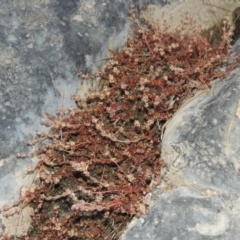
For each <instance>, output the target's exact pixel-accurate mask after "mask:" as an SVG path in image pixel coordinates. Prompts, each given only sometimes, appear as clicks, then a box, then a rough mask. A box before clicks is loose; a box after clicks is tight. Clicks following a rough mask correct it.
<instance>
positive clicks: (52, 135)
mask: <svg viewBox="0 0 240 240" xmlns="http://www.w3.org/2000/svg"><path fill="white" fill-rule="evenodd" d="M130 13H131V18H132V21H133V26H132V28H133V31H134V35H133V36H129V38H128V41H127V43H126V45H125V46H124V47H123V49H122V50H121V51H111V53H112V57H111V59H110V60H109V61H108V62H107V64H106V67H105V69H104V71H103V72H100V73H99V74H98V76H100V77H101V88H100V89H99V90H98V91H96V92H94V93H91V94H90V95H89V96H88V97H87V98H86V99H81V98H79V97H78V96H73V99H74V100H75V101H76V102H77V104H78V106H79V108H76V109H72V108H71V109H69V110H68V112H67V113H66V112H64V111H61V113H60V116H59V117H54V116H51V115H50V114H47V117H48V120H47V121H46V120H45V121H44V122H46V123H47V124H49V125H50V127H51V130H50V131H49V133H48V134H42V133H39V135H40V139H39V140H38V139H37V140H35V141H34V142H33V143H35V142H38V141H42V140H45V139H50V140H51V141H50V142H48V143H46V144H45V146H44V148H41V149H39V150H38V151H37V152H36V153H37V154H39V160H40V161H39V164H38V165H37V168H38V169H39V175H40V180H41V186H39V188H38V189H36V190H35V191H33V192H32V193H29V192H28V193H27V194H26V201H27V202H29V201H30V202H33V203H34V207H35V212H34V216H33V227H34V228H33V229H34V231H32V232H30V233H29V236H25V237H23V239H34V238H36V239H57V238H58V239H116V238H117V237H118V234H119V232H120V230H122V229H123V228H124V226H125V224H126V223H127V221H128V220H129V219H131V217H132V216H140V215H141V214H144V213H146V212H147V207H148V203H147V202H146V198H145V197H146V195H147V193H149V192H150V191H152V189H153V188H154V187H155V186H156V184H157V183H158V182H159V176H160V171H161V168H162V167H165V163H164V161H163V160H162V159H161V158H160V155H161V151H160V143H161V142H160V135H161V132H162V128H163V124H164V123H165V122H166V121H167V120H168V119H170V118H171V116H172V115H173V114H174V113H175V111H176V109H178V108H179V106H180V105H181V104H182V102H183V100H184V99H186V97H189V96H190V95H191V93H192V92H193V90H196V89H202V88H206V87H209V86H210V80H212V79H214V78H217V77H224V76H225V74H226V72H222V71H220V70H219V68H218V67H219V66H222V65H223V63H224V64H225V66H226V67H227V70H228V69H232V68H233V67H235V65H234V63H229V62H228V59H229V49H230V47H229V39H230V35H231V34H229V32H228V31H226V32H225V33H224V35H223V38H222V41H221V42H220V43H219V44H218V45H216V46H214V47H212V46H210V44H209V43H208V42H207V41H206V39H205V38H204V37H202V36H201V34H200V32H199V30H198V28H196V27H195V25H194V24H190V23H191V21H190V20H189V22H188V23H189V25H187V26H185V27H186V28H188V31H187V32H185V33H181V32H179V31H175V32H170V31H169V30H168V27H167V26H165V28H164V29H163V30H161V29H159V27H158V26H157V25H156V24H154V23H149V22H145V25H146V26H145V27H142V26H140V23H139V21H138V20H137V19H136V18H135V17H134V13H133V9H131V11H130ZM226 36H227V37H226ZM79 75H80V76H82V77H84V78H88V77H87V76H86V75H84V74H82V73H79ZM92 77H95V76H92ZM89 78H91V76H89ZM114 224H115V225H114ZM74 237H75V238H74Z"/></svg>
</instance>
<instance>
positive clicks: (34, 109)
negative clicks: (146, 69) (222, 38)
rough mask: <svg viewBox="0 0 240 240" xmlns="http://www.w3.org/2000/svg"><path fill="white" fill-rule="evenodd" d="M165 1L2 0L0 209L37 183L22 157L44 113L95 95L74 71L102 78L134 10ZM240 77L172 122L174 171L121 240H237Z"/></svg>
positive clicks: (168, 140)
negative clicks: (103, 68)
mask: <svg viewBox="0 0 240 240" xmlns="http://www.w3.org/2000/svg"><path fill="white" fill-rule="evenodd" d="M165 2H166V1H164V0H162V1H161V0H139V1H138V0H133V1H123V0H105V1H104V0H99V1H98V0H88V1H85V0H28V1H25V0H11V1H6V0H2V1H1V2H0V30H1V31H0V49H1V57H0V208H1V207H2V205H3V204H5V203H11V202H12V201H13V200H14V199H17V198H18V196H19V193H20V191H21V187H22V186H24V185H25V186H28V185H29V183H30V182H31V180H32V177H31V176H30V177H28V176H27V175H25V173H26V171H25V170H26V168H27V167H28V166H31V165H34V164H35V163H34V161H35V160H34V159H30V158H27V159H24V160H21V159H16V154H17V153H21V152H28V151H29V149H28V148H27V147H26V141H27V140H29V139H32V138H34V136H35V130H46V129H45V128H44V126H42V125H40V118H41V117H43V112H44V111H48V112H50V113H52V114H54V113H55V112H56V110H57V109H58V108H60V107H61V99H62V92H64V101H63V107H65V108H67V107H70V106H74V102H73V101H71V100H70V97H69V96H70V94H74V93H76V91H77V89H78V92H79V93H80V94H84V93H85V92H88V91H89V89H90V90H91V89H92V88H94V85H92V84H91V83H90V84H89V85H84V84H83V83H82V82H81V80H80V79H79V78H78V77H77V75H76V72H77V70H83V71H85V72H95V71H97V70H99V69H100V68H101V66H102V64H103V61H101V59H102V58H105V57H107V56H108V48H109V47H111V48H116V49H117V48H119V47H121V46H122V44H123V43H124V42H125V40H126V35H127V31H128V29H129V22H128V19H127V12H128V9H129V4H131V3H134V4H138V3H140V4H145V5H146V4H156V5H158V6H164V4H165ZM204 17H205V16H204ZM238 49H240V48H239V47H236V51H237V50H238ZM239 76H240V72H239V70H238V71H235V72H234V73H232V74H231V76H230V77H229V78H228V79H227V80H226V81H221V82H215V83H214V87H213V88H212V89H211V90H209V91H208V92H207V93H204V94H203V95H201V96H199V97H198V98H195V99H194V100H193V101H191V102H190V103H189V104H187V105H185V106H184V107H183V108H182V109H181V110H180V111H179V112H178V114H177V115H176V116H175V117H174V119H173V120H172V121H171V122H170V123H169V124H168V126H167V129H166V132H165V135H164V141H163V150H164V151H165V153H164V154H165V155H164V156H163V157H164V159H165V160H166V162H167V164H168V168H167V170H166V172H165V173H164V181H163V182H162V184H161V186H159V189H158V190H156V192H155V193H153V198H154V199H155V200H154V201H155V202H156V201H157V202H156V203H155V204H154V205H153V206H152V208H151V209H150V212H149V214H148V215H146V216H143V217H141V218H140V219H138V220H137V223H136V224H135V223H133V224H132V227H130V228H129V230H128V231H127V232H126V234H125V235H124V236H123V237H122V239H153V240H155V239H164V240H165V239H167V240H168V239H175V240H177V239H240V236H239V233H238V222H239V214H240V198H239V193H240V191H239V190H240V189H239V187H240V186H239V177H240V176H239V168H240V164H239V163H238V161H239V157H238V154H239V149H240V148H239V146H240V143H239V142H240V141H239V140H238V135H239V131H240V127H239V121H240V120H239V118H240V107H239V79H240V78H239ZM4 221H5V220H4ZM4 221H3V220H2V216H0V232H1V231H5V232H6V228H7V227H6V221H5V222H4ZM9 221H10V222H11V224H12V223H13V220H12V219H11V218H10V220H9ZM134 224H135V225H134Z"/></svg>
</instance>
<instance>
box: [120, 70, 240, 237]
mask: <svg viewBox="0 0 240 240" xmlns="http://www.w3.org/2000/svg"><path fill="white" fill-rule="evenodd" d="M239 93H240V68H238V69H236V70H234V71H233V72H232V73H231V74H229V76H228V77H227V78H226V79H224V80H215V81H214V82H213V83H212V88H211V89H209V90H207V91H204V92H203V93H202V94H200V95H198V96H196V97H195V98H194V99H192V100H191V101H189V102H188V103H186V104H185V105H184V106H183V107H182V108H181V109H180V110H178V111H177V113H176V114H175V116H174V117H173V118H172V119H171V120H170V121H169V123H168V124H167V127H166V130H165V133H164V137H163V142H162V151H163V154H162V157H163V159H164V160H165V161H166V163H167V165H168V167H167V169H166V170H165V172H164V173H163V181H162V183H161V185H160V186H159V187H158V189H157V190H156V191H155V192H154V193H153V198H154V199H155V201H156V202H155V203H154V204H153V206H152V207H151V208H150V211H149V214H148V215H145V216H142V217H141V218H139V219H138V220H135V221H134V222H133V223H131V225H130V226H129V228H128V230H127V231H126V232H125V234H124V235H123V236H122V238H121V240H130V239H131V240H133V239H144V240H145V239H151V240H157V239H158V240H159V239H163V240H165V239H178V240H180V239H182V240H185V239H194V240H195V239H240V233H239V220H240V215H239V214H240V171H239V170H240V161H239V160H240V159H239V152H240V138H239V135H240V97H239V96H240V94H239Z"/></svg>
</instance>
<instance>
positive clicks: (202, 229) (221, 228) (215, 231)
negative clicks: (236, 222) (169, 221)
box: [195, 212, 229, 236]
mask: <svg viewBox="0 0 240 240" xmlns="http://www.w3.org/2000/svg"><path fill="white" fill-rule="evenodd" d="M228 228H229V219H228V216H227V215H226V214H225V213H223V212H221V213H219V214H218V215H217V216H216V223H215V224H206V223H197V224H196V227H195V230H197V231H198V232H199V233H200V234H202V235H207V236H217V235H221V234H223V233H224V232H225V231H226V230H227V229H228Z"/></svg>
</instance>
